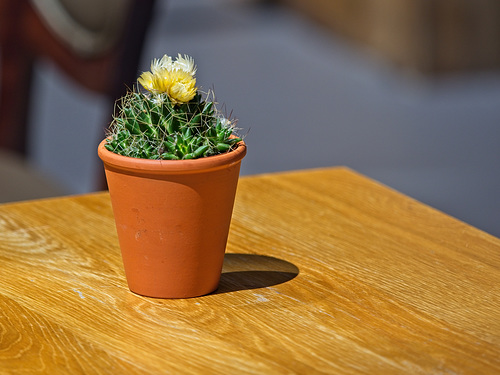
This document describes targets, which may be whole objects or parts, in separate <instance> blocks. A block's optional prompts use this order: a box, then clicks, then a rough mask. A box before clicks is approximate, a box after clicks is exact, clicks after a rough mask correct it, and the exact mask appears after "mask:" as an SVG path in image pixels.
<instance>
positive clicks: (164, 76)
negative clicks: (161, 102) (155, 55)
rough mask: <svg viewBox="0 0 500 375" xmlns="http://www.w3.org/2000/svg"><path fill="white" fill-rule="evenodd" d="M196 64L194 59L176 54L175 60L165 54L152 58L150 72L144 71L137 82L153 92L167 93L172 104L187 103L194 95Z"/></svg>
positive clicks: (195, 89) (195, 88)
mask: <svg viewBox="0 0 500 375" xmlns="http://www.w3.org/2000/svg"><path fill="white" fill-rule="evenodd" d="M195 73H196V66H195V65H194V60H193V59H192V58H191V57H189V56H187V55H185V56H184V57H182V56H181V55H180V54H179V55H178V57H177V59H176V61H172V58H171V57H169V56H167V55H165V56H163V57H162V58H161V60H157V59H154V60H153V61H152V63H151V72H144V73H142V74H141V76H140V77H139V79H138V82H139V83H140V84H141V85H142V86H143V87H144V88H145V89H146V90H148V91H150V92H152V93H154V94H162V93H164V94H167V95H168V97H169V98H170V99H171V100H172V102H173V103H174V104H177V103H187V102H189V101H190V100H191V99H193V98H194V96H195V95H196V91H197V87H196V79H195V78H194V75H195Z"/></svg>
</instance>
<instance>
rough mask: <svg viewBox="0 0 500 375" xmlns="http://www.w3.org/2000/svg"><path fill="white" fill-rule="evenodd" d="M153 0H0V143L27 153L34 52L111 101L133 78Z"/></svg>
mask: <svg viewBox="0 0 500 375" xmlns="http://www.w3.org/2000/svg"><path fill="white" fill-rule="evenodd" d="M154 2H155V0H114V1H110V0H105V1H104V0H99V1H98V0H94V1H87V0H86V1H81V0H0V55H1V62H0V66H1V76H0V83H1V89H0V148H2V149H4V150H9V151H12V152H15V153H18V154H20V155H26V151H27V150H26V147H27V133H28V131H29V129H28V124H27V118H28V117H27V114H28V112H29V107H30V86H31V76H32V74H31V73H32V69H33V66H34V62H35V61H36V60H37V59H38V58H40V57H43V58H46V59H49V60H51V61H53V62H54V63H55V64H56V65H57V66H58V67H59V68H60V69H61V70H62V71H64V72H65V73H66V74H67V75H69V76H70V77H71V78H72V79H73V80H74V81H76V82H77V83H78V84H80V85H81V86H83V87H86V88H87V89H90V90H92V91H93V92H96V93H99V94H103V95H105V96H106V97H108V98H109V99H110V103H112V105H114V102H115V100H116V99H117V98H119V97H121V96H122V95H123V93H124V91H125V89H126V86H129V87H131V86H132V84H133V83H134V81H135V80H136V78H137V69H138V63H139V59H140V55H141V51H142V47H143V42H144V40H145V36H146V33H147V29H148V25H149V24H150V20H151V18H152V13H153V8H154ZM92 6H95V7H96V8H95V9H94V8H91V7H92ZM99 7H100V8H102V9H99ZM103 7H104V8H103ZM91 10H93V14H92V12H91ZM92 17H94V18H98V19H94V18H92ZM112 110H113V107H111V112H112ZM111 112H110V113H111Z"/></svg>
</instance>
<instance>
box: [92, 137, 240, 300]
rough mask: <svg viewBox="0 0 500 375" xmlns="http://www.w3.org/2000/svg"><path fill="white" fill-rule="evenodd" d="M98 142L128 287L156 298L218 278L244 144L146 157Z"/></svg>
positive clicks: (197, 290) (198, 289) (187, 293)
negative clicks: (196, 155) (185, 156)
mask: <svg viewBox="0 0 500 375" xmlns="http://www.w3.org/2000/svg"><path fill="white" fill-rule="evenodd" d="M104 144H105V140H104V141H102V142H101V144H100V145H99V148H98V154H99V157H100V158H101V160H102V161H103V163H104V168H105V172H106V179H107V182H108V188H109V193H110V197H111V203H112V206H113V213H114V216H115V222H116V230H117V233H118V240H119V243H120V248H121V252H122V259H123V265H124V268H125V275H126V278H127V282H128V286H129V288H130V290H131V291H132V292H134V293H137V294H141V295H144V296H148V297H157V298H189V297H196V296H201V295H204V294H208V293H210V292H212V291H214V290H215V289H217V286H218V284H219V279H220V275H221V271H222V263H223V260H224V253H225V248H226V242H227V236H228V232H229V225H230V222H231V215H232V211H233V203H234V197H235V194H236V187H237V184H238V177H239V171H240V165H241V160H242V159H243V157H244V156H245V154H246V145H245V143H244V142H243V141H242V142H239V143H238V146H237V148H236V149H234V150H233V151H231V152H229V153H225V154H221V155H216V156H210V157H206V158H201V159H194V160H146V159H136V158H130V157H126V156H121V155H117V154H115V153H113V152H110V151H108V150H107V149H106V148H105V147H104Z"/></svg>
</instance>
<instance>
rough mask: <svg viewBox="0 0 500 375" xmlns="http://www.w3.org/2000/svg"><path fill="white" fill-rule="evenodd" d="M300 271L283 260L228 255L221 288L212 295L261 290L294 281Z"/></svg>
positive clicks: (257, 256)
mask: <svg viewBox="0 0 500 375" xmlns="http://www.w3.org/2000/svg"><path fill="white" fill-rule="evenodd" d="M298 274H299V269H298V268H297V267H296V266H295V265H294V264H292V263H290V262H287V261H285V260H282V259H278V258H274V257H270V256H266V255H255V254H226V255H225V257H224V265H223V267H222V275H221V278H220V282H219V288H218V289H217V290H216V291H215V292H213V293H212V294H221V293H229V292H235V291H237V290H247V289H259V288H265V287H268V286H273V285H277V284H281V283H284V282H287V281H290V280H292V279H293V278H294V277H295V276H297V275H298Z"/></svg>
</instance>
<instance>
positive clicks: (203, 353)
mask: <svg viewBox="0 0 500 375" xmlns="http://www.w3.org/2000/svg"><path fill="white" fill-rule="evenodd" d="M193 373H202V374H497V373H500V240H499V239H497V238H494V237H492V236H490V235H488V234H486V233H484V232H481V231H479V230H477V229H475V228H473V227H471V226H468V225H467V224H464V223H462V222H460V221H458V220H455V219H453V218H451V217H449V216H447V215H445V214H443V213H441V212H438V211H436V210H434V209H432V208H430V207H427V206H425V205H423V204H421V203H419V202H416V201H414V200H412V199H409V198H407V197H405V196H403V195H402V194H399V193H397V192H395V191H393V190H391V189H389V188H387V187H385V186H383V185H381V184H378V183H375V182H373V181H371V180H369V179H367V178H365V177H363V176H361V175H359V174H357V173H355V172H353V171H350V170H348V169H345V168H332V169H322V170H310V171H300V172H289V173H280V174H269V175H261V176H254V177H245V178H242V179H241V180H240V184H239V187H238V193H237V199H236V203H235V208H234V214H233V222H232V225H231V233H230V237H229V241H228V246H227V255H226V259H225V263H224V270H223V274H222V277H221V283H220V287H219V289H218V290H217V291H216V292H215V293H213V294H211V295H208V296H204V297H199V298H193V299H186V300H162V299H151V298H146V297H141V296H138V295H135V294H133V293H131V292H130V291H129V290H128V288H127V285H126V280H125V277H124V273H123V267H122V264H121V258H120V250H119V247H118V242H117V238H116V233H115V228H114V221H113V216H112V212H111V206H110V202H109V197H108V194H107V193H98V194H92V195H84V196H75V197H67V198H57V199H51V200H41V201H29V202H22V203H16V204H7V205H3V206H0V374H193Z"/></svg>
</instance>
